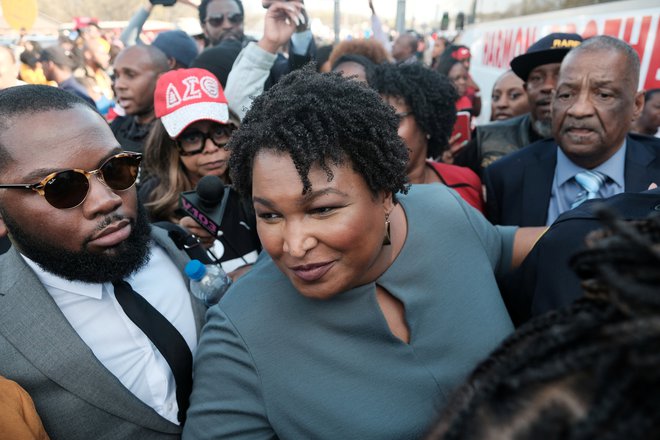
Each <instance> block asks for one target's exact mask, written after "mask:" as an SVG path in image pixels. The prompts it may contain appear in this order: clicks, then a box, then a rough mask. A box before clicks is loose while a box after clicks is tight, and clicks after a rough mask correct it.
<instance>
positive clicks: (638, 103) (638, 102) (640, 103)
mask: <svg viewBox="0 0 660 440" xmlns="http://www.w3.org/2000/svg"><path fill="white" fill-rule="evenodd" d="M633 106H634V109H633V121H634V120H635V119H637V118H639V116H640V115H641V114H642V111H643V110H644V92H637V93H636V94H635V102H634V103H633Z"/></svg>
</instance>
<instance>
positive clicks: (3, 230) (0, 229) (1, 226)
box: [0, 214, 7, 237]
mask: <svg viewBox="0 0 660 440" xmlns="http://www.w3.org/2000/svg"><path fill="white" fill-rule="evenodd" d="M5 235H7V226H6V225H5V221H4V220H3V219H2V214H0V237H4V236H5Z"/></svg>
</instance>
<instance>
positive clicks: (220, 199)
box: [179, 175, 230, 237]
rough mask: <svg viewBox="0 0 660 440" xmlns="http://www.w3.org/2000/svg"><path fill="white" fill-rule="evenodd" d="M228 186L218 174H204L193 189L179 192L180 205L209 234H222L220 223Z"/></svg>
mask: <svg viewBox="0 0 660 440" xmlns="http://www.w3.org/2000/svg"><path fill="white" fill-rule="evenodd" d="M229 192H230V191H229V188H225V185H224V183H222V180H220V178H219V177H218V176H212V175H209V176H204V177H202V178H201V179H199V182H198V183H197V187H196V188H195V190H193V191H185V192H182V193H181V198H180V199H179V202H180V207H181V209H183V210H184V211H185V212H186V213H187V214H188V215H189V216H190V217H192V218H193V219H194V220H195V221H196V222H197V223H199V225H200V226H201V227H203V228H204V229H206V230H207V231H208V232H209V233H210V234H211V235H213V236H214V237H217V236H218V235H222V231H220V224H221V223H222V218H223V216H224V215H225V209H227V200H228V199H229Z"/></svg>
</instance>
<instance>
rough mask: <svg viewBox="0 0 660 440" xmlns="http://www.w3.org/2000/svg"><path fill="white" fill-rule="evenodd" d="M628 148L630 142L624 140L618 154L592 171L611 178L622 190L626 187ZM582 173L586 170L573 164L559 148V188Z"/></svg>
mask: <svg viewBox="0 0 660 440" xmlns="http://www.w3.org/2000/svg"><path fill="white" fill-rule="evenodd" d="M627 147H628V140H627V139H624V140H623V144H622V145H621V148H619V149H618V150H617V152H616V153H614V155H613V156H612V157H610V158H609V159H607V160H606V161H605V162H603V163H601V164H600V165H598V166H597V167H596V168H594V169H593V170H592V171H594V170H595V171H600V172H601V173H603V174H605V175H606V176H607V177H609V178H610V179H611V180H612V181H614V183H616V184H617V185H618V186H620V187H621V188H623V187H624V182H625V180H624V169H625V166H624V165H625V161H626V148H627ZM581 171H585V168H582V167H580V166H578V165H576V164H575V163H573V162H572V161H571V160H570V159H569V158H568V157H567V156H566V155H565V154H564V152H563V151H562V150H561V148H559V147H557V184H558V185H559V186H561V185H563V184H564V183H566V182H568V181H569V180H570V179H572V178H573V177H575V175H576V174H577V173H579V172H581Z"/></svg>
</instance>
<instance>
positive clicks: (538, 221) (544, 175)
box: [520, 140, 557, 226]
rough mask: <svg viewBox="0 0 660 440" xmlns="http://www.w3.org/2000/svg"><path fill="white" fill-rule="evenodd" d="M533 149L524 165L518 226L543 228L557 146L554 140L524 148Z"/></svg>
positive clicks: (555, 163) (553, 173)
mask: <svg viewBox="0 0 660 440" xmlns="http://www.w3.org/2000/svg"><path fill="white" fill-rule="evenodd" d="M525 148H534V150H533V151H531V152H530V153H531V154H530V155H529V156H528V157H529V159H530V160H529V161H528V162H527V163H526V164H525V165H524V166H525V169H524V171H523V173H524V177H523V182H522V183H523V188H522V206H521V211H522V212H521V219H522V221H521V223H520V226H543V225H545V221H546V219H547V217H548V205H549V204H550V195H551V192H552V180H553V179H554V176H555V167H556V165H557V146H556V144H555V141H554V140H545V141H542V142H541V143H539V144H536V145H533V146H530V147H525Z"/></svg>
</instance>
